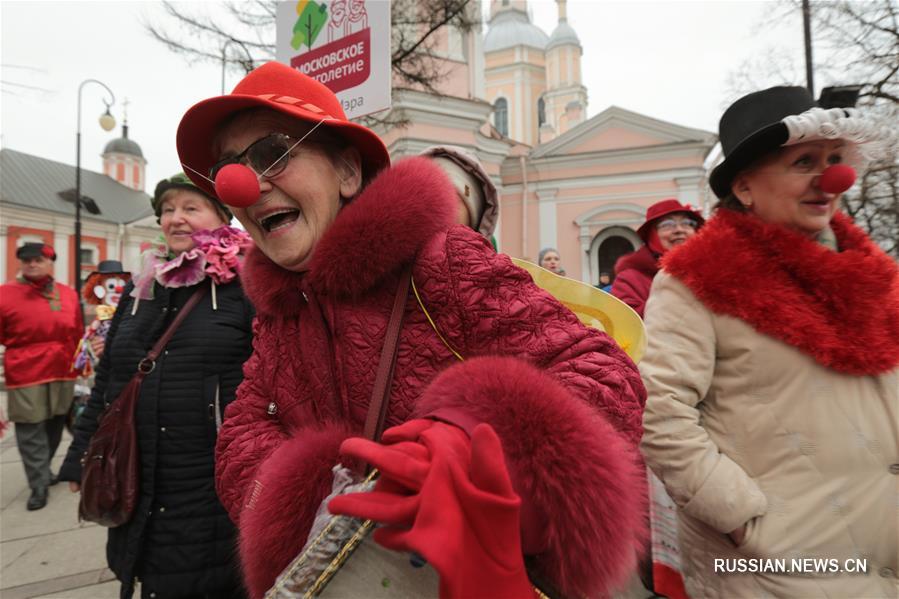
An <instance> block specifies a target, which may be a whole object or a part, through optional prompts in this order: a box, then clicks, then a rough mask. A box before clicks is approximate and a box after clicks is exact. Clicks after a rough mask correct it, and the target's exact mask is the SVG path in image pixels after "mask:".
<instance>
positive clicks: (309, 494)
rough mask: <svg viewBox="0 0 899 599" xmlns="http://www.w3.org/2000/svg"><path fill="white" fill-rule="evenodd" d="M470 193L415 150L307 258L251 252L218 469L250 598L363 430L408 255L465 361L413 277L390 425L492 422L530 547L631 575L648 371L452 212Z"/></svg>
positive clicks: (298, 541) (583, 571)
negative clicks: (251, 313)
mask: <svg viewBox="0 0 899 599" xmlns="http://www.w3.org/2000/svg"><path fill="white" fill-rule="evenodd" d="M455 202H456V200H455V194H454V191H453V189H452V186H451V184H450V183H449V180H448V179H447V178H446V177H445V175H443V173H442V172H441V171H440V170H439V169H438V168H437V167H435V166H434V165H432V164H431V163H430V162H429V161H427V160H425V159H421V158H412V159H408V160H405V161H403V162H401V163H400V164H398V165H396V166H395V167H393V168H391V169H390V170H389V171H386V172H384V173H382V174H381V175H380V176H379V177H378V178H377V179H376V180H375V181H374V182H372V183H371V184H370V185H369V186H368V188H367V189H366V190H365V192H364V193H363V194H362V195H361V196H360V197H358V198H357V199H355V200H354V201H353V203H352V204H350V205H349V206H348V207H346V208H344V209H343V210H342V211H341V213H340V214H339V215H338V217H337V219H336V221H335V222H334V224H333V225H332V226H331V228H330V229H329V230H328V231H327V232H326V233H325V235H324V236H323V238H322V239H321V240H320V242H319V243H318V245H317V247H316V253H315V256H314V258H313V261H312V264H311V266H310V270H309V272H308V273H292V272H288V271H285V270H283V269H281V268H279V267H277V266H276V265H275V264H274V263H272V262H271V261H269V260H268V258H266V257H265V256H264V255H263V254H262V253H261V252H259V251H258V250H254V251H253V252H252V253H251V254H250V255H249V256H248V258H247V261H246V263H245V266H244V271H243V275H242V277H243V281H244V285H245V289H246V292H247V294H248V296H249V297H250V299H251V300H252V301H253V303H254V304H255V306H256V309H257V319H256V322H255V325H254V330H255V339H254V353H253V355H252V357H251V358H250V360H249V361H248V362H247V363H246V364H245V367H244V375H245V379H244V382H243V384H242V385H241V386H240V388H239V390H238V393H237V400H236V401H235V402H234V403H232V404H231V405H230V406H229V407H228V410H227V412H226V420H225V423H224V426H223V428H222V430H221V433H220V436H219V438H218V446H217V456H216V458H217V459H216V471H217V477H218V480H217V489H218V492H219V496H220V498H221V500H222V503H223V504H224V505H225V507H226V509H228V511H229V512H230V514H231V517H232V518H233V519H234V521H235V522H237V523H238V526H239V528H240V552H241V557H242V563H243V568H244V574H245V578H246V582H247V586H248V588H249V590H250V593H251V595H252V596H253V597H259V596H261V595H262V594H263V593H264V592H265V591H266V590H267V589H268V588H269V586H270V585H271V584H272V583H273V582H274V579H275V577H276V576H277V574H278V573H280V571H281V570H282V569H283V568H284V567H285V566H286V565H287V563H288V562H289V561H290V560H291V559H292V558H293V557H294V556H295V555H296V554H297V553H298V552H299V550H300V548H301V547H302V545H303V544H304V542H305V540H306V536H307V534H308V531H309V528H310V526H311V522H312V519H313V516H314V514H315V511H316V509H317V508H318V506H319V504H320V502H321V501H322V499H323V498H324V497H325V496H326V495H327V493H328V492H329V490H330V485H331V478H332V474H331V468H332V466H334V464H335V463H337V462H338V461H339V456H338V447H339V445H340V443H341V441H343V440H344V439H345V438H347V437H348V436H353V435H356V436H358V435H360V434H361V431H362V427H363V423H364V421H365V416H366V412H367V409H368V403H369V400H370V396H371V391H372V386H373V382H374V377H375V372H376V370H377V363H378V359H379V356H380V352H381V347H382V343H383V335H384V330H385V328H386V325H387V322H388V320H389V314H390V310H391V306H392V303H393V301H394V296H395V292H396V286H397V281H398V269H399V268H400V267H401V266H402V265H404V264H408V263H410V262H411V263H413V265H414V266H413V279H414V282H415V284H416V285H417V287H418V290H419V293H420V294H421V299H422V302H423V303H424V305H425V306H426V307H427V309H428V311H429V313H430V314H431V316H432V317H433V318H434V319H435V321H436V325H437V327H438V328H439V330H440V332H441V333H442V334H443V335H444V336H445V337H446V339H447V341H448V343H449V344H451V345H452V346H453V347H454V349H456V350H457V351H459V352H460V353H461V354H462V355H463V356H464V357H465V358H466V361H465V362H463V363H460V362H458V361H457V360H456V359H455V358H454V357H453V355H452V353H451V352H450V351H449V350H448V349H447V348H446V346H444V344H443V343H442V342H441V341H440V339H439V338H438V336H437V334H436V333H435V332H434V330H433V329H432V328H431V325H430V324H429V323H428V321H427V319H426V317H425V315H424V313H423V312H422V310H421V308H420V307H419V305H418V303H417V301H416V299H415V297H414V296H413V295H412V294H411V293H410V297H409V298H408V299H407V302H406V313H405V321H404V325H403V329H402V332H401V335H400V340H399V349H398V358H397V363H396V369H395V373H394V381H393V386H392V391H391V398H390V403H389V411H388V414H387V426H388V427H389V426H393V425H396V424H400V423H402V422H404V421H406V420H408V419H410V418H414V417H435V418H440V419H442V420H446V421H449V422H452V423H455V424H457V425H459V426H461V427H462V428H464V429H466V430H468V431H469V432H471V430H472V428H473V427H474V426H475V425H476V424H477V423H479V422H487V423H489V424H491V425H492V426H493V427H494V429H495V430H496V431H497V433H498V435H499V437H500V439H501V440H502V442H503V448H504V452H505V455H506V459H507V463H508V466H509V471H510V474H511V475H512V478H513V481H514V485H515V489H516V492H518V493H519V495H521V496H522V500H523V502H524V507H523V510H522V529H523V530H522V534H523V541H524V547H525V552H526V553H532V554H537V555H538V561H539V563H540V565H541V569H542V570H543V572H542V573H543V574H544V575H547V576H549V577H550V578H551V579H552V580H553V581H555V582H556V583H557V584H558V585H559V586H561V587H562V588H563V589H564V590H566V591H568V592H571V593H572V594H591V595H593V594H596V593H597V592H600V591H602V590H603V589H606V588H608V587H610V586H612V585H616V584H618V583H620V582H621V581H622V580H623V578H626V577H627V575H628V574H629V571H630V568H631V567H632V566H633V556H634V554H635V548H636V547H637V544H638V543H639V542H640V537H641V532H640V531H641V529H642V526H643V525H642V523H641V519H640V518H641V513H642V512H641V509H642V508H641V505H640V502H641V499H640V490H639V489H640V487H639V477H640V474H639V471H638V470H637V469H636V468H635V466H634V456H635V452H636V444H637V443H638V441H639V438H640V436H641V430H642V426H641V417H642V407H643V404H644V401H645V390H644V388H643V384H642V382H641V380H640V376H639V374H638V372H637V369H636V367H635V366H634V364H633V363H632V362H631V360H630V359H629V358H628V357H627V356H626V355H625V354H624V352H623V351H621V350H620V349H619V348H618V347H617V345H615V343H614V341H612V340H611V339H610V338H609V337H607V336H606V335H605V334H603V333H600V332H598V331H596V330H593V329H588V328H586V327H584V326H583V325H581V324H580V322H579V321H578V319H577V318H576V317H575V316H574V315H573V314H572V313H571V312H570V311H568V310H567V309H566V308H564V307H563V306H562V305H561V304H560V303H559V302H557V301H556V300H555V299H553V298H552V297H551V296H549V295H548V294H547V293H545V292H544V291H542V290H541V289H539V288H538V287H536V286H535V285H534V284H533V283H532V281H531V278H530V276H529V275H528V274H527V273H526V272H524V271H523V270H520V269H518V268H517V267H515V266H514V265H513V264H512V263H511V261H510V260H509V258H508V257H506V256H503V255H497V254H496V253H495V252H494V250H493V249H492V247H491V246H490V245H489V243H488V242H487V241H485V240H484V238H483V237H482V236H480V235H479V234H477V233H475V232H474V231H472V230H470V229H468V228H465V227H462V226H452V222H453V215H454V212H455ZM441 372H444V373H445V375H444V377H442V388H441V390H440V392H436V391H433V386H432V385H431V383H432V381H434V379H435V378H436V376H437V375H438V374H439V373H441ZM447 375H451V376H447Z"/></svg>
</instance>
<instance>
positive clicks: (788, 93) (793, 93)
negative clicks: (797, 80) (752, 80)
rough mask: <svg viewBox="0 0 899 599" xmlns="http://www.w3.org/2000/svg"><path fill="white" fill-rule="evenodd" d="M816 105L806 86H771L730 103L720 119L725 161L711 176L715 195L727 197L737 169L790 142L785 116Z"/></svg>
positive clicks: (720, 133)
mask: <svg viewBox="0 0 899 599" xmlns="http://www.w3.org/2000/svg"><path fill="white" fill-rule="evenodd" d="M815 106H817V105H816V104H815V100H814V99H812V96H811V94H810V93H809V92H808V90H807V89H806V88H804V87H772V88H769V89H766V90H762V91H760V92H755V93H751V94H749V95H747V96H743V97H742V98H740V99H739V100H737V101H736V102H734V103H733V104H731V105H730V107H729V108H728V109H727V110H725V111H724V115H722V117H721V121H720V122H719V123H718V137H719V139H720V140H721V149H722V150H723V152H724V162H722V163H721V164H719V165H718V166H716V167H715V169H714V170H713V171H712V175H711V177H709V184H710V185H711V186H712V191H714V192H715V195H716V196H718V197H719V198H724V197H726V196H727V195H728V194H729V193H730V186H731V183H732V182H733V180H734V177H736V176H737V173H739V172H740V171H741V170H743V169H744V168H746V167H747V166H749V165H750V164H751V163H752V162H754V161H755V160H756V159H758V158H761V157H762V156H764V155H765V154H767V153H768V152H770V151H772V150H775V149H777V148H779V147H780V146H782V145H783V144H784V143H786V142H787V139H788V138H789V130H788V129H787V126H786V124H785V123H784V122H783V119H784V118H786V117H788V116H791V115H796V114H802V113H803V112H805V111H807V110H809V109H811V108H814V107H815Z"/></svg>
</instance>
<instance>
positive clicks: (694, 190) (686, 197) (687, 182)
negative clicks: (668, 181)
mask: <svg viewBox="0 0 899 599" xmlns="http://www.w3.org/2000/svg"><path fill="white" fill-rule="evenodd" d="M701 181H702V177H700V176H699V175H696V176H693V177H677V178H675V179H674V182H675V183H677V199H678V201H679V202H680V203H681V204H692V205H693V207H694V208H697V209H698V208H701V206H700V205H699V184H700V182H701Z"/></svg>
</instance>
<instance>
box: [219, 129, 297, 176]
mask: <svg viewBox="0 0 899 599" xmlns="http://www.w3.org/2000/svg"><path fill="white" fill-rule="evenodd" d="M301 141H303V139H297V138H295V137H291V136H289V135H286V134H284V133H272V134H271V135H267V136H265V137H263V138H262V139H257V140H256V141H254V142H253V143H251V144H250V145H249V146H247V149H246V150H244V151H243V152H241V153H240V154H238V155H237V156H231V157H229V158H224V159H222V160H219V161H218V162H216V163H215V165H214V166H213V167H212V168H211V169H209V178H210V179H211V180H212V181H215V177H216V175H218V173H219V171H220V170H222V168H224V167H225V166H227V165H229V164H243V165H244V166H248V167H250V168H251V169H253V171H254V172H255V173H256V174H257V175H259V176H260V177H265V178H266V179H273V178H275V177H277V176H278V175H280V174H281V173H283V172H284V169H285V168H287V163H288V162H290V152H291V151H292V150H293V149H294V148H295V147H296V146H297V145H299V143H300V142H301ZM306 143H307V144H309V143H313V142H306Z"/></svg>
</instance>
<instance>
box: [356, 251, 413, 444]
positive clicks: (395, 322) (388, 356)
mask: <svg viewBox="0 0 899 599" xmlns="http://www.w3.org/2000/svg"><path fill="white" fill-rule="evenodd" d="M411 280H412V264H411V263H410V264H409V265H408V266H407V267H406V268H405V269H404V270H403V273H402V274H401V275H400V282H399V285H397V289H396V297H395V298H394V300H393V311H392V312H391V313H390V323H389V324H388V325H387V333H386V334H385V335H384V347H383V349H382V350H381V360H380V361H379V362H378V373H377V375H376V376H375V386H374V388H373V389H372V392H371V402H370V403H369V404H368V414H367V415H366V417H365V429H364V434H365V438H366V439H370V440H372V441H375V442H378V441H379V440H380V439H381V433H382V432H384V419H385V417H386V416H387V405H388V404H389V403H390V401H389V398H390V383H391V382H392V381H393V368H394V366H395V365H396V353H397V347H398V345H399V344H398V341H399V338H400V330H401V329H402V328H403V315H404V314H405V312H406V298H407V297H409V281H411Z"/></svg>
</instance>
